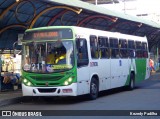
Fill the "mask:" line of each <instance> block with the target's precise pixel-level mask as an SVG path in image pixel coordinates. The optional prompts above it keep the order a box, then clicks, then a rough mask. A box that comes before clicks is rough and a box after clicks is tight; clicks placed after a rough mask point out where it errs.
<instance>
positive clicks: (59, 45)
mask: <svg viewBox="0 0 160 119" xmlns="http://www.w3.org/2000/svg"><path fill="white" fill-rule="evenodd" d="M73 66H74V53H73V41H69V40H67V41H61V40H58V41H53V42H31V43H26V44H24V47H23V63H22V67H23V70H24V71H27V72H37V73H52V72H58V71H65V70H69V69H71V68H72V67H73Z"/></svg>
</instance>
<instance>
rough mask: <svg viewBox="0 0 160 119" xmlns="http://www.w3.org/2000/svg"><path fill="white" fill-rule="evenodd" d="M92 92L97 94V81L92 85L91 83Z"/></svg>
mask: <svg viewBox="0 0 160 119" xmlns="http://www.w3.org/2000/svg"><path fill="white" fill-rule="evenodd" d="M91 93H92V95H96V94H97V85H96V84H95V83H92V85H91Z"/></svg>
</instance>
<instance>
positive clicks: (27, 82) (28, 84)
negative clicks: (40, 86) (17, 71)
mask: <svg viewBox="0 0 160 119" xmlns="http://www.w3.org/2000/svg"><path fill="white" fill-rule="evenodd" d="M23 83H24V84H25V85H26V86H32V83H31V82H30V81H28V80H27V79H23Z"/></svg>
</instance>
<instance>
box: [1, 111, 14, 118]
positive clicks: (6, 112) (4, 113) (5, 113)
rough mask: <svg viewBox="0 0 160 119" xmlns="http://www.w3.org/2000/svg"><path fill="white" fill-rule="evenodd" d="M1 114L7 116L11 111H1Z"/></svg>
mask: <svg viewBox="0 0 160 119" xmlns="http://www.w3.org/2000/svg"><path fill="white" fill-rule="evenodd" d="M2 116H8V117H10V116H12V115H11V111H2Z"/></svg>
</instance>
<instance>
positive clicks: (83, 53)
mask: <svg viewBox="0 0 160 119" xmlns="http://www.w3.org/2000/svg"><path fill="white" fill-rule="evenodd" d="M76 46H77V65H78V66H79V67H81V66H85V65H88V63H89V60H88V50H87V41H86V39H82V38H79V39H76Z"/></svg>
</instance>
